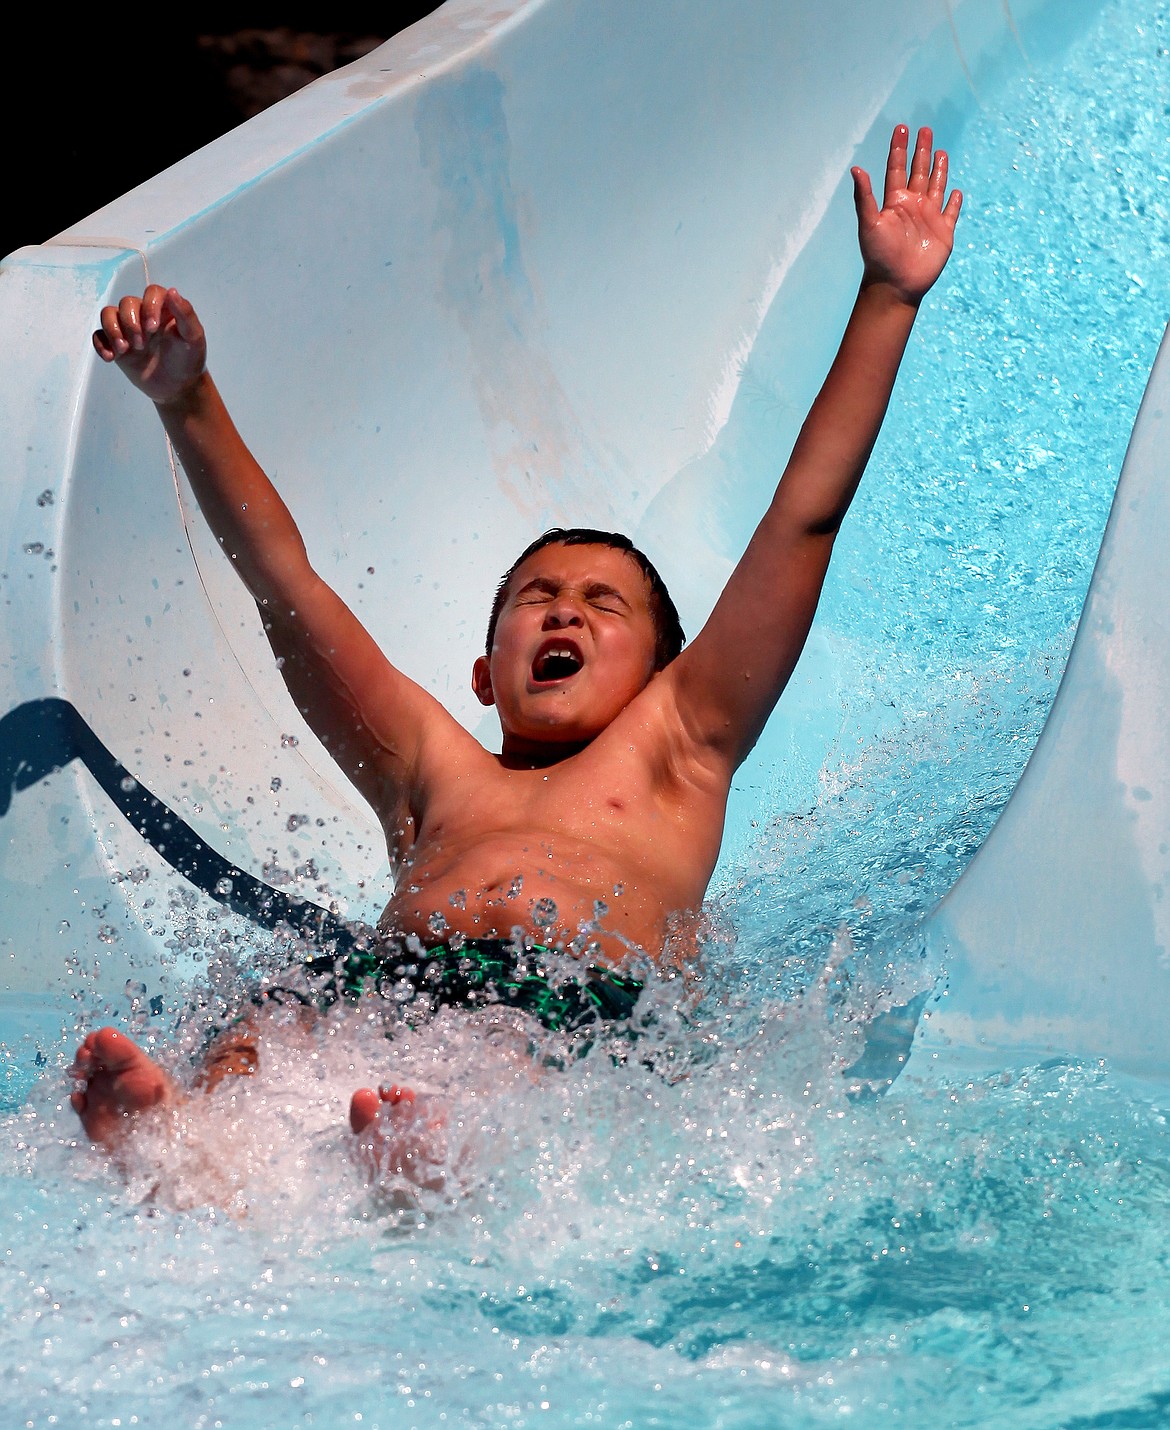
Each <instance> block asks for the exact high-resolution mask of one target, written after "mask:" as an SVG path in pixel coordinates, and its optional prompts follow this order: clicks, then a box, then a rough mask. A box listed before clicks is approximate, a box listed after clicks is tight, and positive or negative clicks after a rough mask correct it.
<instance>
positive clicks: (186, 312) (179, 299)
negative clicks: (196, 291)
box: [165, 288, 203, 343]
mask: <svg viewBox="0 0 1170 1430" xmlns="http://www.w3.org/2000/svg"><path fill="white" fill-rule="evenodd" d="M165 298H166V310H167V312H168V313H169V314H170V316H171V317H172V318H174V320H175V327H176V329H177V330H178V334H179V336H180V337H181V338H182V339H183V341H184V342H187V343H196V342H200V341H201V340H202V338H203V324H202V323H201V322H200V321H199V319H198V317H197V316H196V313H195V309H194V308H193V307H192V306H191V304H190V303H188V301H187V300H186V298H184V297H183V295H182V293H180V292H179V290H178V289H177V288H168V289H167V290H166V294H165Z"/></svg>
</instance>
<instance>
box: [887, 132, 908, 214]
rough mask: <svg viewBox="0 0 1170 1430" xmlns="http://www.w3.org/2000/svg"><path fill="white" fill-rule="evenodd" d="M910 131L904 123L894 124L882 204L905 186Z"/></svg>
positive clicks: (888, 201)
mask: <svg viewBox="0 0 1170 1430" xmlns="http://www.w3.org/2000/svg"><path fill="white" fill-rule="evenodd" d="M909 138H910V131H909V130H908V129H907V128H906V126H905V125H904V124H897V125H895V126H894V133H893V135H892V137H891V139H890V152H889V154H888V155H887V156H886V187H885V193H884V195H883V198H882V204H883V206H885V205H888V204H890V203H892V202H893V199H894V196H895V194H897V192H898V191H899V189H904V188H905V187H906V144H907V142H908V140H909Z"/></svg>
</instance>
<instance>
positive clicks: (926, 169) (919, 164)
mask: <svg viewBox="0 0 1170 1430" xmlns="http://www.w3.org/2000/svg"><path fill="white" fill-rule="evenodd" d="M933 147H934V135H933V134H932V133H931V132H930V130H929V129H927V128H926V126H925V125H924V126H923V127H922V128H921V129H920V130H919V131H918V138H917V139H916V140H915V143H914V158H913V159H912V160H911V161H910V182H909V183H908V184H907V185H906V187H907V188H908V189H909V190H910V191H911V192H912V193H915V194H925V193H927V192H928V186H929V184H930V178H931V172H930V158H931V153H932V150H933ZM943 163H944V164H945V163H946V157H945V155H944V157H943Z"/></svg>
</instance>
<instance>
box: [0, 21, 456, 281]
mask: <svg viewBox="0 0 1170 1430" xmlns="http://www.w3.org/2000/svg"><path fill="white" fill-rule="evenodd" d="M164 3H165V0H164ZM439 3H440V0H388V3H386V4H383V5H381V6H378V7H374V6H369V7H365V6H360V5H350V6H347V5H344V4H338V5H336V6H334V7H333V8H332V9H331V10H330V11H329V13H328V14H326V11H325V7H324V6H320V7H318V8H316V9H314V8H311V7H310V8H308V9H305V10H298V9H296V8H295V7H289V6H284V7H281V8H280V9H279V10H276V11H271V12H269V11H264V10H262V9H261V10H254V11H247V12H243V11H241V10H240V9H237V8H232V9H231V10H229V11H225V12H217V10H216V8H215V7H214V6H203V7H199V6H192V7H190V8H191V9H194V10H197V11H198V14H197V15H194V16H191V17H187V16H178V17H170V16H163V15H160V16H158V17H151V18H150V19H148V20H141V19H139V20H138V21H137V23H135V22H134V20H133V19H131V18H128V17H126V16H121V15H118V14H113V13H110V14H105V13H100V12H98V13H94V11H93V9H92V8H90V7H86V8H85V9H83V10H81V11H79V12H75V13H76V16H77V17H76V19H72V20H67V19H65V16H64V13H63V12H62V11H60V10H55V11H54V13H55V16H56V20H55V24H56V29H57V30H59V31H60V33H56V34H52V35H51V36H48V37H44V38H42V40H41V41H40V42H38V44H37V45H36V46H35V47H34V46H32V45H29V46H28V47H27V48H26V47H25V46H24V45H23V43H22V42H16V43H17V47H18V48H20V49H26V61H27V62H28V63H30V64H32V65H33V66H35V69H34V70H32V71H30V72H26V74H25V78H24V80H23V82H22V83H20V84H19V85H17V86H14V88H13V89H11V90H9V91H8V93H7V95H6V98H7V100H8V106H7V108H8V118H9V120H10V121H11V120H15V139H16V142H15V143H14V144H13V146H12V148H11V149H10V150H9V151H8V153H7V154H6V156H5V169H6V170H7V172H6V174H5V180H6V183H5V189H6V198H5V201H4V203H3V205H2V212H0V257H2V256H4V255H5V254H8V253H11V252H12V251H13V249H16V248H20V247H22V246H23V245H25V244H29V243H44V242H45V240H46V239H49V238H52V237H53V235H54V234H56V233H59V232H60V231H61V230H62V229H63V228H68V227H70V226H71V225H73V224H75V223H77V222H78V221H79V220H81V219H83V218H85V217H86V216H87V215H88V214H90V213H92V212H93V210H94V209H97V208H100V207H101V206H102V205H103V204H107V203H109V202H110V201H111V200H113V199H116V198H118V197H119V196H120V195H122V194H124V193H126V191H127V190H128V189H132V188H134V187H136V186H137V185H138V184H140V183H143V182H144V181H145V180H147V179H150V178H152V177H153V176H154V175H155V174H158V173H160V172H161V171H162V170H163V169H166V168H168V167H169V166H170V165H171V164H174V163H176V162H177V161H178V160H179V159H182V158H184V157H185V156H186V155H187V154H190V153H192V152H193V151H194V150H196V149H199V148H201V147H202V146H203V145H204V144H208V143H210V142H211V140H212V139H215V138H217V137H218V136H219V135H220V134H223V133H226V132H227V130H229V129H234V128H235V127H236V125H238V124H242V123H243V122H244V120H245V119H249V118H251V116H252V115H254V114H258V113H259V112H260V110H261V109H265V108H267V107H268V105H270V104H274V103H275V102H276V101H277V100H278V99H282V98H284V97H285V96H286V95H289V94H292V93H293V92H294V90H297V89H300V88H301V86H302V85H305V84H308V83H309V82H310V81H311V80H314V79H316V78H318V77H319V76H320V75H322V74H326V73H328V72H329V71H330V70H333V69H336V68H338V66H340V65H343V64H349V63H350V62H351V61H352V60H355V59H358V58H360V57H361V56H362V55H364V54H366V53H368V51H370V50H371V49H373V48H374V47H375V46H376V45H379V44H381V43H382V42H383V41H384V40H387V39H389V38H390V36H391V35H394V34H396V33H397V32H398V31H399V30H403V29H405V28H406V26H408V25H412V24H414V22H415V21H416V20H419V19H421V18H422V17H423V16H424V15H428V14H429V13H430V12H431V11H432V10H435V9H438V6H439ZM110 8H111V9H112V8H113V7H110ZM176 8H177V7H176ZM184 8H186V7H184ZM139 13H140V14H141V13H144V12H139ZM10 61H12V62H15V57H14V56H13V55H12V54H10Z"/></svg>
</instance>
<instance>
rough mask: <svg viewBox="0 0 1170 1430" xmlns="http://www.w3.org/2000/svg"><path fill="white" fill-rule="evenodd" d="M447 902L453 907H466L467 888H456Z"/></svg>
mask: <svg viewBox="0 0 1170 1430" xmlns="http://www.w3.org/2000/svg"><path fill="white" fill-rule="evenodd" d="M447 902H448V903H449V904H450V905H451V907H452V908H453V909H465V908H466V907H467V890H466V889H456V890H455V892H454V893H453V894H452V895H451V897H450V898H449V899H448V900H447Z"/></svg>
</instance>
